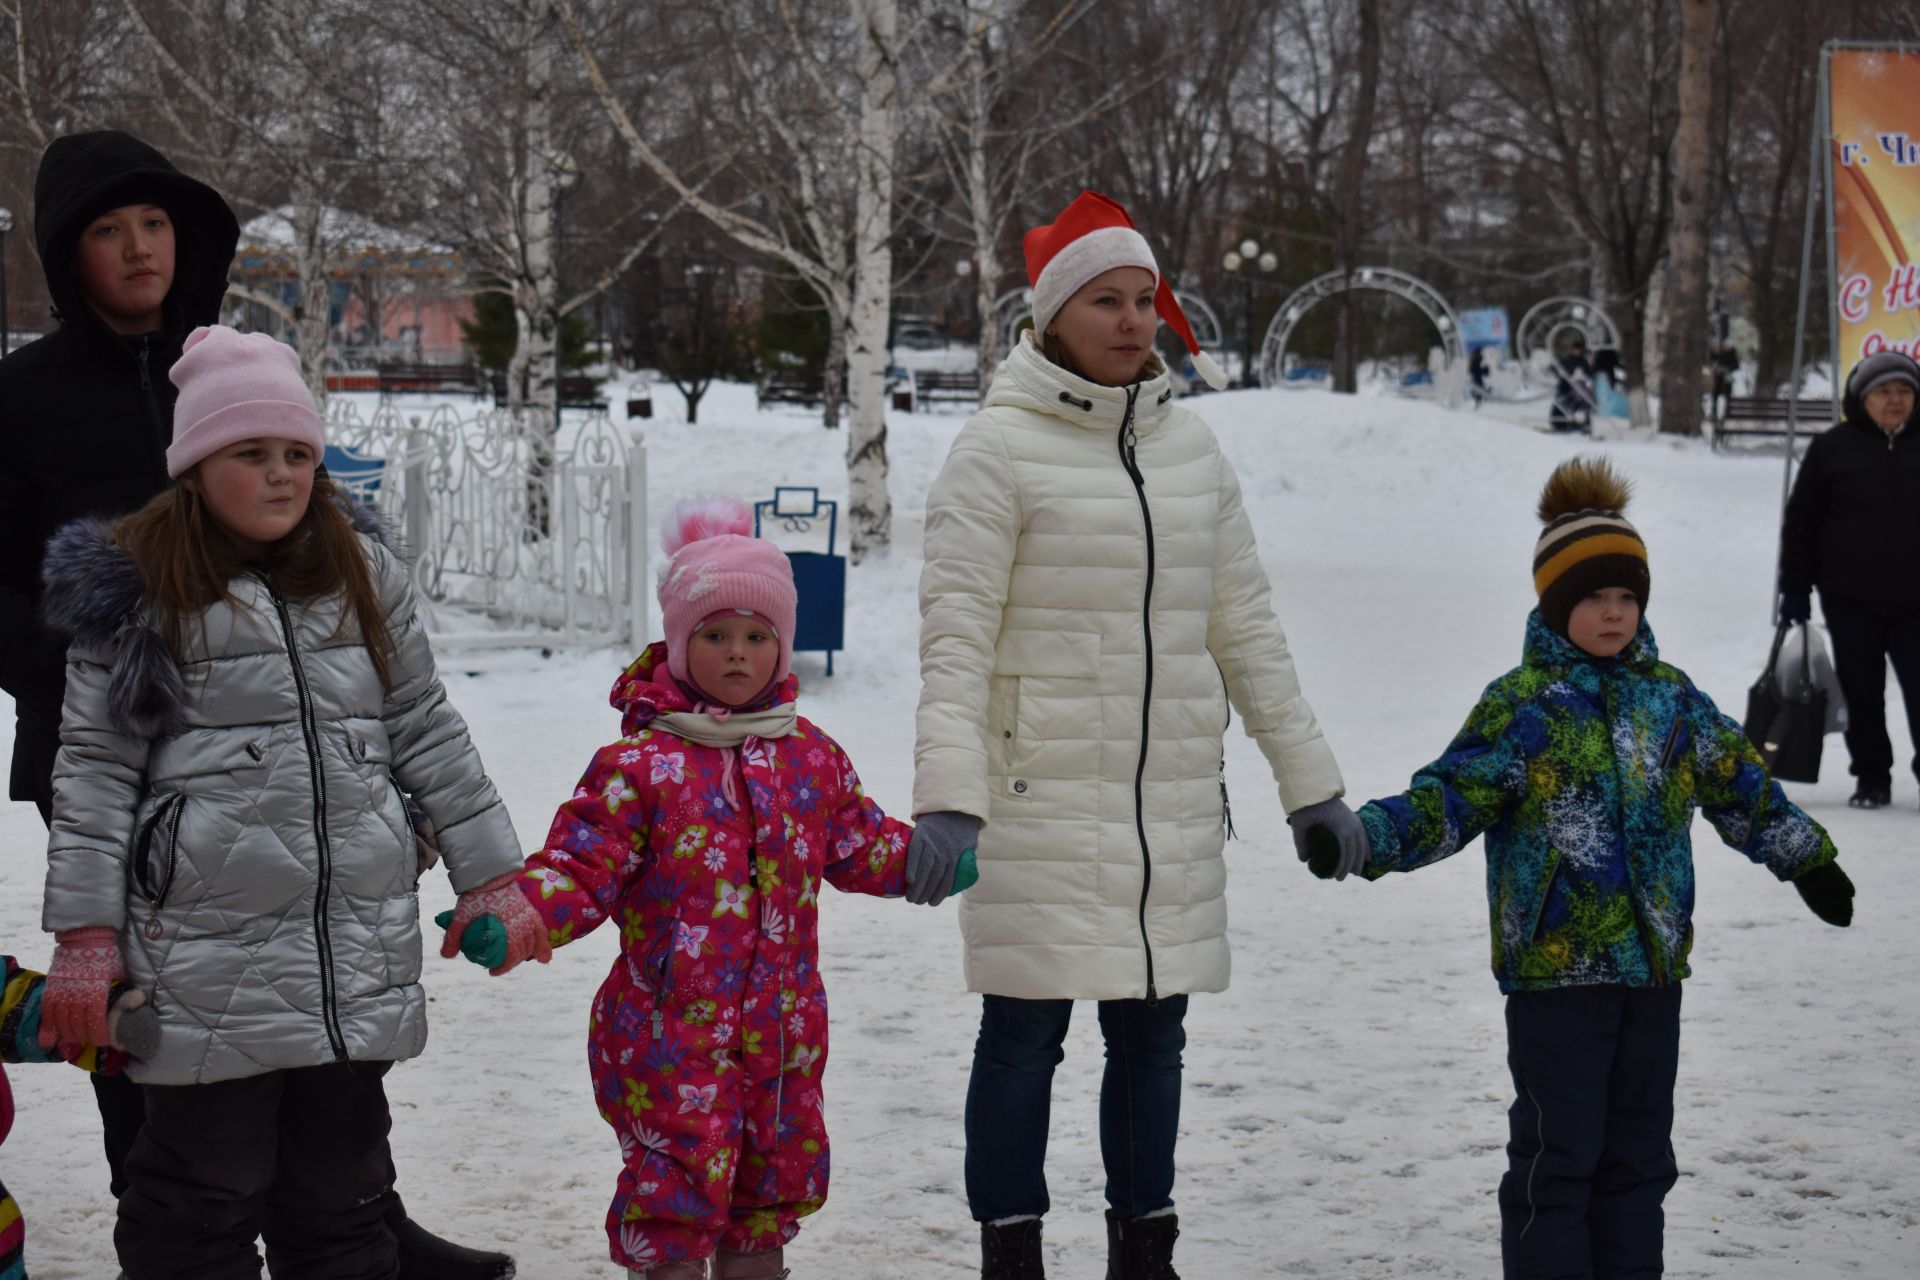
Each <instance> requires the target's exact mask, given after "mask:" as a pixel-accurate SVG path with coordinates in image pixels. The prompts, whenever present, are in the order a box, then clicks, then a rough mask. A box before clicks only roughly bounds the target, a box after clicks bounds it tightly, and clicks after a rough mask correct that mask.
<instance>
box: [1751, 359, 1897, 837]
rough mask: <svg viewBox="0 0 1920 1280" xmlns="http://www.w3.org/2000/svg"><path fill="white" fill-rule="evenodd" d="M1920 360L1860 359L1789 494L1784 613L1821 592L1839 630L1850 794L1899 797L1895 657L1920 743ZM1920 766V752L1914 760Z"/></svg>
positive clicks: (1877, 799)
mask: <svg viewBox="0 0 1920 1280" xmlns="http://www.w3.org/2000/svg"><path fill="white" fill-rule="evenodd" d="M1917 396H1920V364H1916V363H1915V362H1914V361H1913V359H1912V358H1911V357H1909V356H1907V355H1904V354H1902V353H1901V352H1898V351H1881V352H1877V353H1876V354H1874V355H1871V356H1868V357H1867V358H1866V359H1865V360H1862V361H1861V362H1860V363H1859V364H1857V365H1855V366H1854V369H1853V373H1852V375H1851V376H1849V377H1848V379H1847V392H1846V397H1845V399H1844V400H1843V401H1842V402H1841V416H1840V421H1839V422H1837V423H1836V424H1834V426H1833V427H1832V428H1831V429H1829V430H1828V431H1826V432H1824V433H1822V434H1821V435H1819V436H1816V437H1815V438H1814V441H1813V443H1812V444H1811V445H1809V446H1808V448H1807V456H1806V458H1805V459H1804V460H1803V461H1802V462H1801V464H1800V475H1799V477H1798V478H1797V479H1796V480H1795V481H1794V485H1793V495H1792V497H1790V498H1789V499H1788V500H1787V514H1786V523H1785V527H1784V528H1783V529H1782V531H1781V539H1780V617H1781V618H1782V619H1783V620H1785V621H1791V622H1805V621H1806V620H1807V619H1808V618H1809V617H1810V616H1811V615H1812V612H1813V599H1812V593H1813V591H1814V590H1815V589H1816V588H1817V589H1818V590H1819V592H1820V610H1821V612H1822V613H1823V614H1825V615H1826V620H1827V629H1828V630H1829V631H1830V632H1831V633H1832V635H1833V666H1834V674H1835V675H1836V676H1838V677H1839V681H1840V691H1841V693H1842V694H1843V695H1844V696H1845V697H1846V700H1847V754H1848V755H1849V756H1851V757H1852V760H1853V775H1854V778H1855V779H1856V785H1855V789H1854V793H1853V798H1852V800H1851V801H1850V803H1852V804H1853V805H1854V806H1855V807H1857V808H1862V809H1878V808H1880V807H1881V806H1883V805H1886V804H1889V803H1891V802H1892V799H1893V743H1892V741H1891V740H1890V739H1889V738H1888V736H1887V708H1886V698H1887V661H1888V659H1892V661H1893V670H1894V674H1895V675H1896V676H1897V677H1898V678H1899V680H1900V692H1901V695H1902V697H1903V699H1904V700H1905V702H1906V706H1907V728H1908V731H1909V733H1910V734H1911V735H1912V738H1913V743H1914V748H1915V751H1916V753H1920V424H1916V423H1915V420H1914V418H1915V415H1914V404H1915V400H1916V397H1917ZM1914 769H1915V772H1916V774H1920V758H1916V759H1915V761H1914Z"/></svg>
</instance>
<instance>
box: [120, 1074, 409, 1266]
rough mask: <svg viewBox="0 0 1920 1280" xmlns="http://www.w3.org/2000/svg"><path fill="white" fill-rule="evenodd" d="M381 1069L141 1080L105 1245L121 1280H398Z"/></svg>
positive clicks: (386, 1118)
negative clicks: (122, 1190)
mask: <svg viewBox="0 0 1920 1280" xmlns="http://www.w3.org/2000/svg"><path fill="white" fill-rule="evenodd" d="M392 1065H393V1064H392V1063H389V1062H340V1063H329V1064H328V1065H326V1066H321V1067H303V1068H300V1069H299V1070H295V1071H271V1072H268V1073H267V1074H265V1075H258V1076H248V1077H246V1078H245V1079H241V1080H223V1081H220V1082H218V1083H215V1084H193V1085H179V1086H158V1085H148V1086H146V1087H145V1093H146V1099H147V1123H146V1127H145V1128H144V1129H142V1130H141V1131H140V1137H139V1140H138V1141H137V1142H136V1143H135V1144H134V1147H133V1153H132V1155H130V1156H129V1157H128V1159H127V1182H128V1185H127V1190H126V1194H124V1195H122V1196H121V1197H120V1221H119V1223H118V1225H117V1226H116V1227H115V1228H114V1233H113V1243H114V1246H115V1248H116V1249H117V1250H118V1251H119V1254H120V1266H121V1268H122V1269H123V1270H125V1272H126V1273H127V1277H128V1280H255V1277H257V1276H259V1274H260V1255H259V1253H258V1252H257V1251H256V1249H255V1248H254V1240H255V1239H256V1237H258V1236H260V1235H262V1234H264V1235H265V1236H266V1238H267V1263H268V1266H269V1267H270V1268H271V1269H272V1273H273V1277H274V1280H395V1277H397V1276H398V1275H399V1273H400V1270H399V1258H398V1249H399V1246H398V1244H397V1243H396V1242H395V1240H394V1236H393V1233H392V1232H391V1231H390V1230H388V1228H387V1223H386V1221H385V1215H386V1210H387V1205H388V1202H389V1200H390V1199H391V1195H390V1192H391V1187H392V1181H393V1165H392V1162H391V1161H390V1160H389V1159H388V1153H387V1129H388V1127H389V1126H388V1115H387V1097H386V1089H385V1087H384V1085H383V1084H382V1083H381V1078H382V1077H383V1076H385V1075H386V1073H387V1069H388V1068H389V1067H391V1066H392Z"/></svg>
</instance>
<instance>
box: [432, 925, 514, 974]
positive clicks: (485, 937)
mask: <svg viewBox="0 0 1920 1280" xmlns="http://www.w3.org/2000/svg"><path fill="white" fill-rule="evenodd" d="M433 922H434V923H435V924H437V925H439V926H440V927H441V928H442V929H444V928H446V927H447V926H448V925H449V924H451V923H453V912H451V911H442V912H441V913H440V914H439V915H437V916H435V917H434V918H433ZM460 954H461V955H463V956H465V957H466V958H467V959H469V960H471V961H473V962H474V963H475V964H477V965H479V966H480V967H481V968H482V969H498V968H499V967H500V966H501V965H503V964H505V963H506V962H507V926H505V925H503V924H501V923H500V917H498V916H492V915H484V916H475V917H474V919H473V923H472V924H470V925H468V926H467V931H466V933H464V934H462V935H461V937H460Z"/></svg>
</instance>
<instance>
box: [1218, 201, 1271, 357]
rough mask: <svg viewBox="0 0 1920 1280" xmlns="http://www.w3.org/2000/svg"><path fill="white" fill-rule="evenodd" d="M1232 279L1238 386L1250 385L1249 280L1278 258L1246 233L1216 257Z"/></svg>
mask: <svg viewBox="0 0 1920 1280" xmlns="http://www.w3.org/2000/svg"><path fill="white" fill-rule="evenodd" d="M1220 265H1221V266H1223V267H1225V268H1226V269H1227V271H1228V272H1229V273H1231V274H1232V275H1233V276H1234V278H1235V279H1237V280H1239V281H1240V298H1241V323H1240V339H1241V352H1240V385H1241V386H1243V387H1251V386H1253V385H1254V376H1253V281H1254V276H1255V274H1256V272H1258V273H1262V274H1268V275H1270V274H1272V273H1273V270H1274V269H1275V268H1276V267H1278V266H1279V265H1280V259H1279V257H1278V255H1276V254H1275V253H1274V252H1273V251H1272V250H1271V249H1267V250H1262V249H1261V248H1260V242H1259V241H1258V240H1255V239H1254V238H1253V237H1251V236H1249V237H1247V238H1246V239H1245V240H1242V241H1241V242H1240V247H1239V248H1238V249H1229V250H1227V253H1226V256H1225V257H1223V258H1221V259H1220Z"/></svg>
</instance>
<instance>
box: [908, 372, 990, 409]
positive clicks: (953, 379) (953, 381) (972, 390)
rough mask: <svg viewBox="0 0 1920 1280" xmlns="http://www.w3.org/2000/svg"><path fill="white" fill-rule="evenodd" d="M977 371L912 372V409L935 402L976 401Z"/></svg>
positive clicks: (978, 378)
mask: <svg viewBox="0 0 1920 1280" xmlns="http://www.w3.org/2000/svg"><path fill="white" fill-rule="evenodd" d="M979 399H980V371H979V370H978V369H915V370H914V371H913V402H914V407H915V408H918V407H919V406H920V405H923V404H927V403H929V402H932V401H936V400H956V401H978V400H979Z"/></svg>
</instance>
